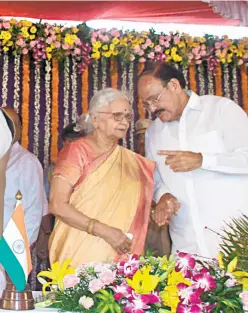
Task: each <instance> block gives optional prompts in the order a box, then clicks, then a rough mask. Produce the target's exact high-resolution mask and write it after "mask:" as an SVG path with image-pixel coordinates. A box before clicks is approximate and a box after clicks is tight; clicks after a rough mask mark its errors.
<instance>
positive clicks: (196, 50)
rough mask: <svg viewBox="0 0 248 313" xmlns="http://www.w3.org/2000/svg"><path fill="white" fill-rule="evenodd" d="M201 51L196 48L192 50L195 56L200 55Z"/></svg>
mask: <svg viewBox="0 0 248 313" xmlns="http://www.w3.org/2000/svg"><path fill="white" fill-rule="evenodd" d="M199 50H200V48H199V47H195V48H193V49H192V52H193V53H194V54H198V53H199Z"/></svg>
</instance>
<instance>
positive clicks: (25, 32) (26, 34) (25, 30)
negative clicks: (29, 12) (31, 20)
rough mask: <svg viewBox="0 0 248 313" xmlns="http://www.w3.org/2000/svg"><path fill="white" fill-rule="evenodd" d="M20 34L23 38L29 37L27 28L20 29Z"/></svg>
mask: <svg viewBox="0 0 248 313" xmlns="http://www.w3.org/2000/svg"><path fill="white" fill-rule="evenodd" d="M21 32H22V35H23V37H25V38H28V37H29V33H28V27H22V28H21Z"/></svg>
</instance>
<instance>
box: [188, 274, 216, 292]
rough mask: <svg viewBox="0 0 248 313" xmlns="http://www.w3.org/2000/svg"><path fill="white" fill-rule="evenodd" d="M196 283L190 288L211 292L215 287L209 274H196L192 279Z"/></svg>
mask: <svg viewBox="0 0 248 313" xmlns="http://www.w3.org/2000/svg"><path fill="white" fill-rule="evenodd" d="M193 279H194V281H195V282H196V283H195V284H194V285H193V286H192V287H194V288H197V289H198V288H199V289H202V290H204V291H207V290H212V289H214V288H215V287H216V282H215V280H214V277H213V276H211V275H210V274H209V272H203V273H201V274H196V275H194V277H193Z"/></svg>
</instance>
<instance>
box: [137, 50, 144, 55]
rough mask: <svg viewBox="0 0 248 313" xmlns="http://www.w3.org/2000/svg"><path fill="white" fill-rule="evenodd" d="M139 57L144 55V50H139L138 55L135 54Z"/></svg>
mask: <svg viewBox="0 0 248 313" xmlns="http://www.w3.org/2000/svg"><path fill="white" fill-rule="evenodd" d="M137 54H138V55H139V56H142V55H144V54H145V52H144V50H140V51H139V52H138V53H137Z"/></svg>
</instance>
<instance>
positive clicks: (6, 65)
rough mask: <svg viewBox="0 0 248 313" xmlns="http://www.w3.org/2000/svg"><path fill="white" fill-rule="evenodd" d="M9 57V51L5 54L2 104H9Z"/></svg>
mask: <svg viewBox="0 0 248 313" xmlns="http://www.w3.org/2000/svg"><path fill="white" fill-rule="evenodd" d="M8 68H9V57H8V54H7V53H4V54H3V85H2V101H3V102H2V106H3V107H5V106H6V105H7V98H8V79H9V71H8Z"/></svg>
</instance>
